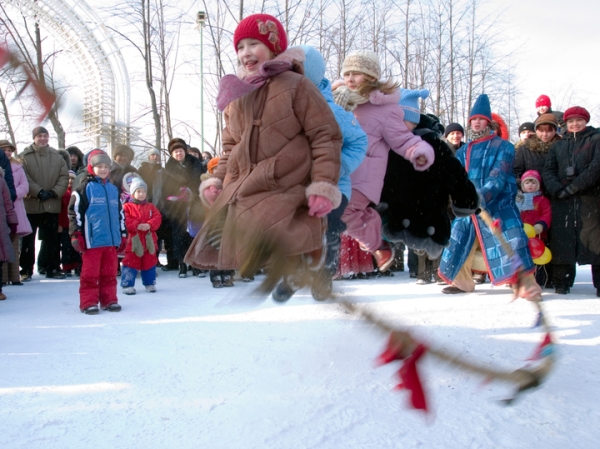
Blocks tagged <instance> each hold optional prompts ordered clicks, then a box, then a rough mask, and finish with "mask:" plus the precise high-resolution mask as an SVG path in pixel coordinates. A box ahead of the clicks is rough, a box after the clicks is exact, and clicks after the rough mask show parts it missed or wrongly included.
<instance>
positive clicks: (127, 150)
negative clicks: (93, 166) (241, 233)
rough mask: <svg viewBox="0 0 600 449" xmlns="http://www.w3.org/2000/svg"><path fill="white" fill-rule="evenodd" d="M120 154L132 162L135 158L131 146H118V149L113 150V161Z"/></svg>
mask: <svg viewBox="0 0 600 449" xmlns="http://www.w3.org/2000/svg"><path fill="white" fill-rule="evenodd" d="M119 154H123V155H125V157H127V159H128V160H129V161H130V162H131V161H132V160H133V157H134V156H135V153H134V152H133V150H132V149H131V147H130V146H129V145H124V144H121V145H117V146H116V147H114V148H113V150H112V157H113V159H115V158H116V157H117V156H118V155H119Z"/></svg>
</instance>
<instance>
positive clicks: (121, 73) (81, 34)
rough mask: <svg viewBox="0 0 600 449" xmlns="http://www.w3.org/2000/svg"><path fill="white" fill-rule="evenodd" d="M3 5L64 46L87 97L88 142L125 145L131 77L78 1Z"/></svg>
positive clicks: (19, 0)
mask: <svg viewBox="0 0 600 449" xmlns="http://www.w3.org/2000/svg"><path fill="white" fill-rule="evenodd" d="M5 3H7V4H9V5H11V6H13V7H14V8H16V9H18V10H19V11H20V12H21V13H22V14H24V15H25V16H27V17H31V18H33V19H35V20H37V21H38V22H39V23H40V26H41V27H42V28H43V29H44V31H45V32H47V33H49V34H51V35H52V37H53V39H55V40H56V41H57V43H59V44H60V45H62V46H63V50H64V51H65V52H67V53H68V54H70V59H71V61H72V62H73V64H74V66H75V67H76V68H77V69H78V70H79V72H80V74H81V79H82V82H83V86H82V87H83V92H84V94H85V100H84V109H83V122H84V132H85V135H86V137H88V138H90V139H92V140H93V141H94V145H95V146H96V147H108V148H109V149H110V148H111V147H112V146H113V145H115V144H119V143H129V141H130V140H131V138H132V135H131V134H132V130H131V128H130V121H129V105H130V91H129V75H128V73H127V68H126V66H125V61H124V60H123V56H122V55H121V52H120V51H119V48H118V47H117V45H116V44H115V42H114V40H113V38H112V37H111V35H110V33H109V31H108V30H107V29H106V27H105V26H104V25H103V24H102V22H101V21H100V19H99V18H98V16H97V15H96V13H95V12H94V11H93V10H92V8H90V6H89V5H88V4H87V3H86V2H85V1H81V0H71V1H65V0H36V1H32V0H6V2H5Z"/></svg>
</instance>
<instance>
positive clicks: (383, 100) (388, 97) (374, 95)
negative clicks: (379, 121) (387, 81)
mask: <svg viewBox="0 0 600 449" xmlns="http://www.w3.org/2000/svg"><path fill="white" fill-rule="evenodd" d="M399 101H400V90H399V89H397V90H395V91H394V92H392V93H391V94H384V93H383V92H381V91H380V90H375V91H373V92H371V93H370V94H369V102H370V103H371V104H376V105H383V104H394V103H395V104H398V102H399Z"/></svg>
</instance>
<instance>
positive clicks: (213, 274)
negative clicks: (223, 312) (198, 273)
mask: <svg viewBox="0 0 600 449" xmlns="http://www.w3.org/2000/svg"><path fill="white" fill-rule="evenodd" d="M210 282H211V284H212V286H213V288H221V287H223V281H221V272H220V271H218V270H210Z"/></svg>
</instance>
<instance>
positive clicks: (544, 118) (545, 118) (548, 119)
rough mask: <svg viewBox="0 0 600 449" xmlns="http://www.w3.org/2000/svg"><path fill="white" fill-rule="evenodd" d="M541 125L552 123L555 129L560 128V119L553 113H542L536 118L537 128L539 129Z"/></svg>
mask: <svg viewBox="0 0 600 449" xmlns="http://www.w3.org/2000/svg"><path fill="white" fill-rule="evenodd" d="M540 125H552V126H554V129H558V120H557V119H556V116H555V115H554V114H552V113H546V114H542V115H540V116H539V117H538V118H537V119H535V129H537V128H538V126H540Z"/></svg>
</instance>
